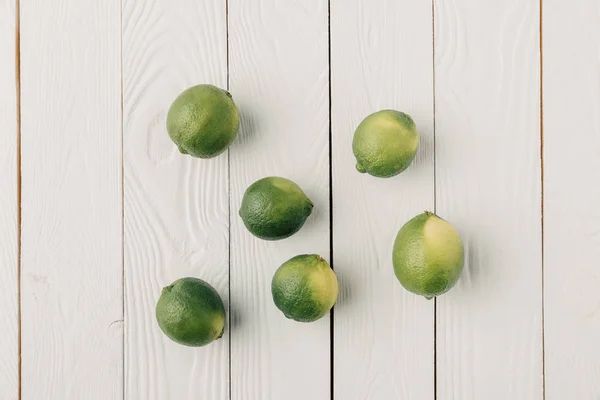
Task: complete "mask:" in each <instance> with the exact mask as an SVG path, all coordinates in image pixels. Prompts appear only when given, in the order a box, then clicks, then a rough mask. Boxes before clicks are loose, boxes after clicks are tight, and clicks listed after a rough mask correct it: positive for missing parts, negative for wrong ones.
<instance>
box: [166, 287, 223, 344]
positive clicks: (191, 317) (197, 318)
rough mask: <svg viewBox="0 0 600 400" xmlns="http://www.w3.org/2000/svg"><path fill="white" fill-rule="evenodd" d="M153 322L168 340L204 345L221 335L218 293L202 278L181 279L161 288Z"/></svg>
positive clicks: (220, 305)
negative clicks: (156, 322) (156, 323)
mask: <svg viewBox="0 0 600 400" xmlns="http://www.w3.org/2000/svg"><path fill="white" fill-rule="evenodd" d="M156 320H157V321H158V326H160V329H162V331H163V332H164V333H165V335H167V336H168V337H169V338H170V339H171V340H173V341H175V342H177V343H179V344H183V345H186V346H204V345H207V344H209V343H211V342H213V341H215V340H217V339H219V338H220V337H221V336H223V331H224V329H225V306H224V305H223V301H222V300H221V297H220V296H219V293H217V291H216V290H215V289H214V288H213V287H212V286H211V285H209V284H208V283H206V282H204V281H203V280H202V279H197V278H182V279H179V280H177V281H175V282H173V283H172V284H170V285H169V286H167V287H165V288H163V290H162V293H161V295H160V298H159V299H158V303H157V304H156Z"/></svg>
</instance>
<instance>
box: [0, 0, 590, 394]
mask: <svg viewBox="0 0 600 400" xmlns="http://www.w3.org/2000/svg"><path fill="white" fill-rule="evenodd" d="M19 14H20V27H19V26H17V20H18V15H19ZM17 31H19V32H20V38H21V40H20V42H19V41H18V40H17V39H18V38H17V33H18V32H17ZM540 39H541V40H540ZM542 43H543V45H542ZM19 54H20V70H17V68H16V67H17V66H18V61H19ZM599 60H600V6H599V5H598V4H597V2H596V1H594V0H574V1H572V2H564V1H560V0H542V1H541V2H540V1H539V0H506V1H503V2H498V1H495V0H448V1H440V0H434V2H433V4H432V2H416V1H409V0H399V1H392V0H374V1H372V2H371V3H369V4H366V3H365V2H361V1H359V0H347V1H342V0H330V1H328V0H286V1H277V0H255V1H243V0H207V1H194V0H176V1H174V2H173V1H167V0H142V1H134V0H123V2H122V4H120V3H119V2H98V1H93V0H77V1H75V0H60V1H55V2H44V1H41V0H20V2H19V1H17V0H0V117H1V118H2V129H0V167H1V169H0V175H1V180H0V182H1V183H2V184H1V190H0V243H1V247H0V318H1V320H2V323H3V326H2V329H1V330H0V399H9V400H13V399H27V400H30V399H31V400H34V399H35V400H37V399H60V400H65V399H66V400H71V399H74V400H78V399H102V400H104V399H135V400H137V399H143V400H146V399H159V400H163V399H196V398H204V399H211V400H212V399H216V400H229V399H235V400H268V399H272V400H280V399H286V400H287V399H292V400H293V399H315V400H320V399H332V398H334V399H336V400H354V399H356V400H359V399H360V400H362V399H375V400H379V399H383V400H388V399H409V400H413V399H414V400H422V399H425V400H434V399H439V400H480V399H486V400H505V399H511V400H519V399H523V400H544V399H546V400H563V399H583V400H587V399H590V400H595V399H597V398H598V397H599V396H600V362H599V361H598V360H599V359H600V344H599V341H598V337H599V335H600V319H599V318H600V316H599V315H600V314H599V313H598V312H597V311H598V308H599V306H598V303H599V300H598V292H599V290H598V288H599V285H598V282H599V279H600V275H599V273H598V268H597V264H598V263H597V258H598V256H599V255H600V254H599V251H598V244H599V242H598V238H599V236H598V231H599V230H600V229H599V226H600V215H598V212H596V210H595V209H596V207H595V206H596V204H597V203H598V201H599V198H600V196H599V195H600V193H599V192H598V184H597V181H598V170H599V169H600V161H599V160H600V158H599V157H600V156H599V155H598V154H600V149H599V147H600V142H599V139H598V138H599V137H600V136H599V135H600V133H599V132H600V120H599V118H598V115H599V112H598V109H599V107H600V102H599V98H600V97H599V96H598V94H597V93H598V92H599V90H600V78H599V75H598V68H599V67H600V63H599ZM542 66H543V74H542ZM330 78H331V79H330ZM197 83H212V84H215V85H218V86H221V87H223V88H227V87H228V86H229V89H230V90H231V92H232V94H233V97H234V99H235V101H236V103H237V104H238V106H239V108H240V110H241V114H242V124H241V130H240V133H239V136H238V138H237V139H236V140H235V142H234V144H233V145H232V147H231V148H230V150H229V152H228V153H225V154H223V155H221V156H220V157H218V158H215V159H213V160H199V159H193V158H191V157H189V156H182V155H180V154H179V153H178V152H177V150H176V148H175V146H174V145H173V144H172V143H171V142H170V140H169V139H168V136H167V134H166V129H165V117H166V112H167V110H168V107H169V105H170V103H171V101H172V100H173V99H174V98H175V96H176V95H177V94H178V93H179V92H180V91H181V90H183V89H184V88H186V87H188V86H191V85H193V84H197ZM19 96H20V105H21V107H20V110H19V107H18V104H19V103H18V99H19ZM330 98H331V102H330ZM542 103H543V110H542ZM382 108H397V109H400V110H403V111H406V112H408V113H410V114H411V115H412V116H413V117H414V119H415V120H416V123H417V126H418V128H419V131H420V134H421V147H420V150H419V153H418V157H417V159H416V161H415V163H414V164H413V165H412V166H411V167H410V168H409V169H408V170H407V171H406V172H404V173H403V174H402V175H400V176H398V177H396V178H393V179H388V180H383V179H375V178H371V177H369V176H365V175H360V174H359V173H358V172H356V171H355V169H354V158H353V156H352V151H351V140H352V134H353V132H354V129H355V127H356V125H357V124H358V123H359V122H360V120H361V119H362V118H364V117H365V116H366V115H367V114H369V113H371V112H373V111H376V110H378V109H382ZM19 111H20V115H21V125H20V128H21V129H19V124H18V119H17V117H18V115H19ZM542 111H543V112H542ZM542 125H543V129H542ZM330 130H331V131H330ZM542 131H543V132H542ZM330 135H331V140H330ZM19 142H20V143H21V146H20V148H19ZM542 150H543V152H542ZM19 153H20V158H19V156H18V155H19ZM330 155H331V157H330ZM542 171H543V174H542ZM330 174H331V179H330ZM267 175H279V176H284V177H287V178H290V179H292V180H294V181H296V182H297V183H298V184H299V185H300V186H301V187H302V188H303V189H304V190H305V191H306V193H307V194H308V196H309V197H310V198H311V199H312V200H313V201H314V203H315V210H314V213H313V215H312V216H311V217H310V219H309V220H308V222H307V224H306V226H305V227H304V228H303V229H302V230H301V231H300V232H299V233H298V234H296V235H294V236H293V237H291V238H289V239H286V240H283V241H279V242H265V241H262V240H259V239H256V238H254V237H253V236H251V235H250V234H249V233H248V232H247V231H246V229H245V228H244V226H243V224H242V222H241V220H240V219H239V217H238V214H237V211H238V208H239V204H240V201H241V198H242V195H243V192H244V191H245V189H246V188H247V186H248V185H250V184H251V183H252V182H254V181H255V180H257V179H259V178H261V177H264V176H267ZM542 175H543V183H544V184H543V185H542ZM19 182H21V184H20V185H19ZM330 196H331V197H330ZM542 198H543V202H542ZM19 202H20V204H19ZM330 203H331V204H330ZM542 204H543V205H542ZM19 206H20V207H21V214H20V216H21V225H20V226H19V212H18V211H19ZM330 206H331V209H330ZM426 209H434V210H435V211H437V212H438V213H439V214H440V215H441V216H442V217H444V218H446V219H448V220H449V221H450V222H452V223H453V224H454V225H455V226H456V227H457V229H458V230H459V232H460V233H461V234H462V236H463V238H464V242H465V245H466V250H467V263H466V268H465V273H464V275H463V277H462V279H461V281H460V282H459V284H458V285H457V287H456V288H455V289H453V290H452V291H451V292H450V293H448V294H446V295H444V296H442V297H440V298H438V299H436V300H435V301H425V300H423V299H421V298H418V297H417V296H413V295H411V294H409V293H407V292H406V291H404V290H403V289H402V287H401V286H400V284H399V283H397V282H396V280H395V278H394V275H393V271H392V266H391V246H392V243H393V240H394V236H395V233H396V232H397V230H398V229H399V228H400V226H401V225H402V224H403V223H404V222H405V221H406V220H408V219H409V218H411V217H412V216H414V215H415V214H418V213H420V212H422V211H424V210H426ZM19 248H20V249H21V254H20V257H21V259H20V262H19V254H18V253H19ZM301 253H319V254H321V255H322V256H324V257H325V258H327V259H328V260H330V261H331V262H332V265H333V267H334V268H335V270H336V272H337V274H338V276H339V280H340V298H339V304H338V306H337V307H336V310H335V312H334V313H333V317H332V319H330V318H329V317H326V318H324V319H322V320H320V321H318V322H316V323H313V324H298V323H294V322H291V321H289V320H287V319H285V318H284V317H283V315H282V314H281V313H280V312H279V311H278V310H277V309H276V307H275V306H274V305H273V303H272V299H271V294H270V282H271V277H272V273H273V272H274V271H275V269H276V268H277V267H278V266H279V265H280V264H281V263H282V262H284V261H286V260H287V259H289V258H291V257H292V256H294V255H297V254H301ZM19 266H20V276H21V295H20V298H19ZM183 276H198V277H201V278H203V279H205V280H207V281H209V282H210V283H212V284H213V285H214V286H215V287H216V288H217V290H218V291H219V292H220V294H221V295H222V297H223V298H224V299H225V301H226V303H227V308H228V312H229V318H230V321H228V324H227V329H226V334H225V336H224V337H223V338H222V339H221V340H219V341H218V342H216V343H214V344H212V345H210V346H208V347H205V348H200V349H193V348H187V347H183V346H178V345H176V344H174V343H172V342H171V341H169V340H168V339H167V338H165V337H164V335H162V333H161V332H160V330H159V328H158V326H157V324H156V322H155V318H154V307H155V303H156V300H157V298H158V296H159V295H160V289H161V288H162V287H163V286H165V285H167V284H169V283H170V282H171V281H173V280H175V279H178V278H180V277H183ZM19 309H20V311H21V313H20V314H19ZM19 315H20V318H19ZM19 338H20V340H19ZM19 341H20V342H21V346H22V348H21V358H19V354H18V352H19ZM332 345H333V347H332ZM19 393H20V394H19Z"/></svg>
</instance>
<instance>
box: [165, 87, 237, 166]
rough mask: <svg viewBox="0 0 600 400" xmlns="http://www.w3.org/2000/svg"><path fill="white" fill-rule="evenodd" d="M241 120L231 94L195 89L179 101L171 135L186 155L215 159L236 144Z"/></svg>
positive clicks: (174, 107) (169, 126)
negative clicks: (233, 143) (234, 142)
mask: <svg viewBox="0 0 600 400" xmlns="http://www.w3.org/2000/svg"><path fill="white" fill-rule="evenodd" d="M239 124H240V116H239V112H238V109H237V107H236V106H235V103H234V102H233V99H232V98H231V94H229V92H227V91H225V90H223V89H220V88H218V87H216V86H213V85H197V86H193V87H191V88H189V89H187V90H185V91H183V93H181V94H180V95H179V97H177V98H176V99H175V101H174V102H173V104H172V105H171V108H169V113H168V114H167V131H168V132H169V136H170V137H171V140H173V142H174V143H175V144H176V145H177V147H178V148H179V151H180V152H181V153H183V154H189V155H191V156H194V157H199V158H211V157H215V156H217V155H219V154H221V153H222V152H224V151H225V150H226V149H227V147H229V145H230V144H231V142H233V139H235V136H236V135H237V131H238V128H239Z"/></svg>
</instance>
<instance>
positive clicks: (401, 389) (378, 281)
mask: <svg viewBox="0 0 600 400" xmlns="http://www.w3.org/2000/svg"><path fill="white" fill-rule="evenodd" d="M407 10H410V12H407ZM432 36H433V32H432V8H431V3H427V2H414V1H409V0H402V1H392V0H377V1H374V2H371V3H369V4H368V5H366V3H365V2H363V1H360V0H351V1H342V0H334V1H333V2H332V5H331V62H332V83H331V84H332V116H331V118H332V137H333V141H332V145H333V155H332V161H333V243H334V245H333V246H334V254H333V257H334V267H335V270H336V273H337V274H338V277H339V279H340V287H341V292H340V298H339V301H338V305H337V307H336V310H335V323H334V331H335V336H334V349H335V352H334V360H335V361H334V366H335V376H334V382H335V393H334V394H335V398H336V399H373V400H378V399H381V400H389V399H433V397H434V363H433V357H434V342H433V333H434V328H433V321H434V319H433V317H434V315H433V302H432V301H427V300H425V299H424V298H422V297H418V296H416V295H413V294H411V293H408V292H407V291H406V290H404V289H403V288H402V286H401V285H400V283H399V282H398V281H397V280H396V277H395V276H394V271H393V266H392V245H393V242H394V239H395V237H396V234H397V232H398V230H399V229H400V227H402V225H403V224H404V223H405V222H406V221H408V220H409V219H411V218H412V217H414V216H415V215H417V214H420V213H422V212H423V211H424V210H426V209H429V210H431V209H433V205H434V198H433V195H434V191H433V189H434V181H433V57H432V51H433V38H432ZM381 109H396V110H400V111H404V112H407V113H408V114H410V115H411V116H412V117H413V118H414V120H415V122H416V124H417V129H418V131H419V134H420V147H419V151H418V154H417V158H416V159H415V161H414V162H413V164H412V165H411V166H410V167H409V169H407V170H406V171H405V172H403V173H402V174H400V175H399V176H397V177H394V178H390V179H381V178H375V177H372V176H369V175H361V174H360V173H358V171H356V169H355V164H356V159H355V158H354V155H353V153H352V138H353V135H354V131H355V129H356V127H357V126H358V124H359V123H360V122H361V121H362V119H363V118H365V117H366V116H367V115H369V114H371V113H373V112H375V111H379V110H381Z"/></svg>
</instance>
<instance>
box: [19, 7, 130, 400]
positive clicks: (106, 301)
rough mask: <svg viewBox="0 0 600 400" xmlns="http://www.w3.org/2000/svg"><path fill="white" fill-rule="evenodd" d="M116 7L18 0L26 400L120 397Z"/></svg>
mask: <svg viewBox="0 0 600 400" xmlns="http://www.w3.org/2000/svg"><path fill="white" fill-rule="evenodd" d="M120 13H121V10H120V8H119V5H118V3H117V2H97V1H95V0H62V1H59V2H52V3H49V2H45V1H42V0H25V1H21V93H22V97H21V100H22V101H21V106H22V114H21V115H22V148H21V152H22V179H23V183H22V298H21V301H22V394H23V396H22V398H23V399H92V398H94V399H117V398H121V397H122V391H123V389H122V380H123V375H122V364H123V357H122V346H123V333H122V319H123V314H122V298H123V293H122V283H123V280H122V252H121V249H122V237H121V230H122V225H121V224H122V221H121V204H122V203H121V201H122V194H121V186H122V185H121V151H120V146H121V102H120V99H121V93H120V92H121V90H120V80H121V76H120V69H121V66H120V50H119V45H120V23H119V20H120Z"/></svg>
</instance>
